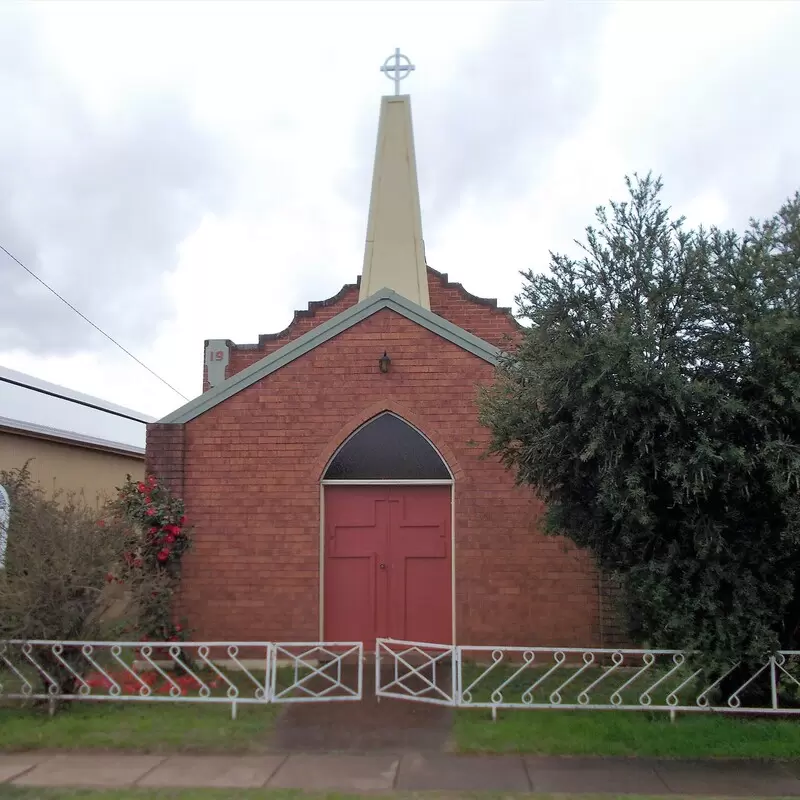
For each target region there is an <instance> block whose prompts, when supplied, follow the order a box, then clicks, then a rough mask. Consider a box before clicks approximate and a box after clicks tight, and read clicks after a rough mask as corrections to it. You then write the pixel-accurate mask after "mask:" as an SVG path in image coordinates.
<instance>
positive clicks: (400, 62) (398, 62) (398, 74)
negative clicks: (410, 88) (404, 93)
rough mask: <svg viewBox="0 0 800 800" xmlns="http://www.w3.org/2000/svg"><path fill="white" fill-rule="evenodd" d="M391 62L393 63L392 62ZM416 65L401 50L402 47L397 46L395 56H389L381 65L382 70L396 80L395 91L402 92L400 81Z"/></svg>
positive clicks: (388, 76) (390, 78)
mask: <svg viewBox="0 0 800 800" xmlns="http://www.w3.org/2000/svg"><path fill="white" fill-rule="evenodd" d="M390 62H391V63H390ZM414 69H416V68H415V67H414V65H413V64H412V63H411V60H410V59H409V58H408V56H404V55H403V54H402V53H401V52H400V48H399V47H396V48H395V51H394V55H393V56H389V58H387V59H386V61H385V62H384V63H383V66H382V67H381V72H382V73H383V74H384V75H386V77H387V78H389V80H392V81H394V93H395V94H396V95H397V94H400V81H401V80H403V78H407V77H408V74H409V73H410V72H412V71H413V70H414Z"/></svg>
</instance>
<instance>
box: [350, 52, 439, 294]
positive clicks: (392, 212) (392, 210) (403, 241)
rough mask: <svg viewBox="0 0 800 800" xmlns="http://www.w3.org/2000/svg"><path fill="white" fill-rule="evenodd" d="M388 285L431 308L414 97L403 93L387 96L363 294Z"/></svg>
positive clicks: (383, 102) (374, 176)
mask: <svg viewBox="0 0 800 800" xmlns="http://www.w3.org/2000/svg"><path fill="white" fill-rule="evenodd" d="M387 63H388V61H387ZM406 74H407V73H406ZM395 85H396V86H397V85H398V84H397V83H396V84H395ZM387 288H388V289H393V290H394V291H395V292H397V293H398V294H401V295H403V297H406V298H407V299H409V300H411V301H413V302H414V303H417V304H418V305H420V306H422V307H423V308H427V309H430V307H431V304H430V299H429V297H428V275H427V270H426V267H425V247H424V244H423V241H422V218H421V215H420V206H419V186H418V185H417V164H416V159H415V158H414V131H413V128H412V125H411V99H410V98H409V96H408V95H399V94H396V95H393V96H387V97H383V98H382V99H381V116H380V122H379V123H378V144H377V147H376V149H375V166H374V168H373V173H372V195H371V196H370V201H369V221H368V223H367V243H366V248H365V250H364V269H363V272H362V274H361V291H360V293H359V298H358V299H359V300H365V299H366V298H368V297H369V296H370V295H373V294H375V292H378V291H380V290H381V289H387Z"/></svg>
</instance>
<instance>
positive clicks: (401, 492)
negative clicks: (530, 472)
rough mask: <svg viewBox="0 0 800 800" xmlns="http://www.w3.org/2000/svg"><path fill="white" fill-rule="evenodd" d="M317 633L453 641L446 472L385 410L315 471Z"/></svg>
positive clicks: (370, 644) (369, 642) (418, 437)
mask: <svg viewBox="0 0 800 800" xmlns="http://www.w3.org/2000/svg"><path fill="white" fill-rule="evenodd" d="M322 483H323V525H322V533H323V602H322V606H323V608H322V612H323V614H322V617H323V631H322V636H323V638H324V639H325V640H327V641H363V642H364V646H365V647H366V648H367V649H370V650H371V649H374V643H375V639H376V638H382V637H387V638H394V639H410V640H412V641H422V642H441V643H446V642H450V641H452V637H453V621H452V620H453V610H452V607H453V598H452V587H453V575H452V501H453V476H452V474H451V472H450V469H449V468H448V466H447V464H446V463H445V461H444V459H443V458H442V456H441V455H440V454H439V452H438V451H437V450H436V448H435V447H434V446H433V445H432V444H431V443H430V441H428V439H427V438H426V437H425V436H424V435H423V434H422V433H420V432H419V431H418V430H417V429H416V428H414V427H413V426H411V425H409V424H408V423H407V422H406V421H405V420H403V419H401V418H400V417H398V416H397V415H395V414H392V413H391V412H384V413H382V414H379V415H378V416H376V417H374V418H373V419H371V420H370V421H369V422H367V423H366V424H364V425H362V426H361V427H360V428H358V430H356V431H355V432H354V433H353V434H352V435H351V436H350V437H349V438H348V439H347V441H345V442H344V444H342V446H341V447H340V448H339V449H338V450H337V451H336V453H335V454H334V456H333V457H332V458H331V460H330V462H329V463H328V466H327V468H326V470H325V472H324V475H323V480H322Z"/></svg>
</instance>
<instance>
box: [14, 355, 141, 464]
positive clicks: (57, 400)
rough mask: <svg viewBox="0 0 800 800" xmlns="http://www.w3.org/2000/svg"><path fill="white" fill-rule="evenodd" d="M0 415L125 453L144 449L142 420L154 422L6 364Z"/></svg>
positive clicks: (60, 435)
mask: <svg viewBox="0 0 800 800" xmlns="http://www.w3.org/2000/svg"><path fill="white" fill-rule="evenodd" d="M0 416H1V417H3V418H5V419H6V420H8V421H10V422H12V423H16V424H17V425H22V426H26V425H27V426H31V425H32V426H36V427H39V428H44V429H49V430H51V431H57V432H58V435H59V437H60V438H72V439H73V440H74V441H76V442H78V443H80V442H83V443H85V444H88V443H90V442H105V443H106V444H105V445H104V446H106V447H110V446H113V447H116V449H122V450H125V451H126V452H140V451H141V452H143V451H144V446H145V431H146V423H148V422H155V418H154V417H149V416H147V415H145V414H140V413H139V412H138V411H132V410H131V409H129V408H125V407H124V406H119V405H116V404H115V403H109V402H108V401H106V400H102V399H101V398H99V397H92V396H91V395H88V394H83V393H82V392H76V391H74V390H72V389H67V388H66V387H63V386H58V385H57V384H54V383H49V382H47V381H43V380H40V379H39V378H34V377H33V376H31V375H26V374H25V373H22V372H16V371H15V370H11V369H8V368H6V367H0ZM19 429H20V430H23V428H19ZM31 432H33V431H31ZM52 435H56V434H52ZM97 446H100V445H97Z"/></svg>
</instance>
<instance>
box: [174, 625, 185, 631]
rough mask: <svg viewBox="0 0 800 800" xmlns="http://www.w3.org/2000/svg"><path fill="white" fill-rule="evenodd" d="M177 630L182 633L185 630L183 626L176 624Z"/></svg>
mask: <svg viewBox="0 0 800 800" xmlns="http://www.w3.org/2000/svg"><path fill="white" fill-rule="evenodd" d="M175 630H176V631H177V632H178V633H180V632H181V631H182V630H183V628H182V627H181V626H180V625H176V626H175Z"/></svg>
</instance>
